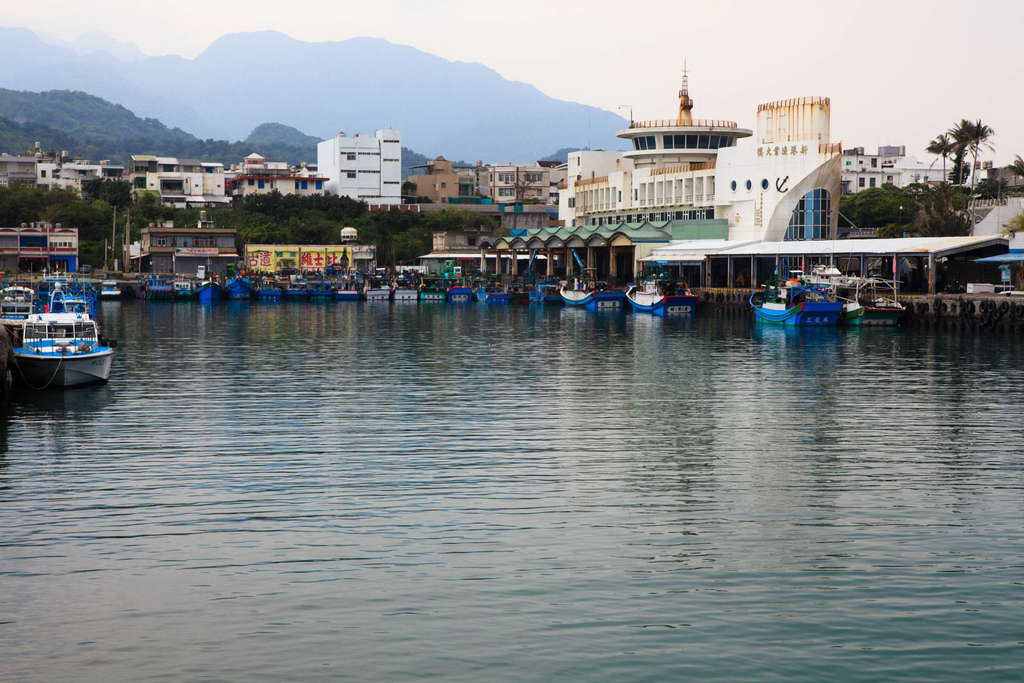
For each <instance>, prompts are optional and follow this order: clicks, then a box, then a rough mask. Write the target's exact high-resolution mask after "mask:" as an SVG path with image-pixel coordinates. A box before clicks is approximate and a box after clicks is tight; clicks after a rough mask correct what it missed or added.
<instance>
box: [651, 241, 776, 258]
mask: <svg viewBox="0 0 1024 683" xmlns="http://www.w3.org/2000/svg"><path fill="white" fill-rule="evenodd" d="M755 243H756V240H673V241H671V242H669V243H668V244H667V245H666V246H664V247H658V248H657V249H655V250H654V251H652V252H651V255H650V256H648V257H647V258H644V259H640V260H641V261H647V262H654V263H657V262H659V261H666V262H674V263H682V262H686V263H697V262H700V261H703V260H704V259H705V257H707V256H708V255H709V254H717V253H720V252H723V251H729V250H730V249H735V248H737V247H742V246H745V245H748V244H755Z"/></svg>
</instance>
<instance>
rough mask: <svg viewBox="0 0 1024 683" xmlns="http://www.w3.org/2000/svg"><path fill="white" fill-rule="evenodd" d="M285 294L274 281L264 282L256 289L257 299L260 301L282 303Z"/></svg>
mask: <svg viewBox="0 0 1024 683" xmlns="http://www.w3.org/2000/svg"><path fill="white" fill-rule="evenodd" d="M282 296H284V292H283V291H282V290H281V288H280V287H279V286H278V285H277V283H275V282H273V281H268V280H264V281H263V282H261V283H260V284H259V286H257V287H256V298H257V299H259V300H260V301H280V300H281V297H282Z"/></svg>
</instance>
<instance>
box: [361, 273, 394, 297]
mask: <svg viewBox="0 0 1024 683" xmlns="http://www.w3.org/2000/svg"><path fill="white" fill-rule="evenodd" d="M363 297H364V298H365V299H366V300H367V301H390V300H391V283H390V282H388V281H387V279H385V278H383V277H378V276H371V277H368V278H367V279H366V284H365V285H364V288H363Z"/></svg>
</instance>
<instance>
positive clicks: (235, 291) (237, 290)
mask: <svg viewBox="0 0 1024 683" xmlns="http://www.w3.org/2000/svg"><path fill="white" fill-rule="evenodd" d="M224 289H225V290H226V291H227V295H228V298H229V299H233V300H235V301H242V300H245V299H250V298H252V289H253V287H252V280H250V279H249V278H247V277H241V276H239V277H233V278H231V279H230V280H228V281H227V283H226V284H225V285H224Z"/></svg>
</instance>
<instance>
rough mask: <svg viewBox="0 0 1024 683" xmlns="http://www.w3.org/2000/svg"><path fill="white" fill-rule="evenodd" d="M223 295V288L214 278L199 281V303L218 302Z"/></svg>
mask: <svg viewBox="0 0 1024 683" xmlns="http://www.w3.org/2000/svg"><path fill="white" fill-rule="evenodd" d="M223 295H224V288H223V287H221V286H220V283H218V282H217V281H216V280H203V281H202V282H201V283H199V303H201V304H216V303H220V300H221V297H222V296H223Z"/></svg>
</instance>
